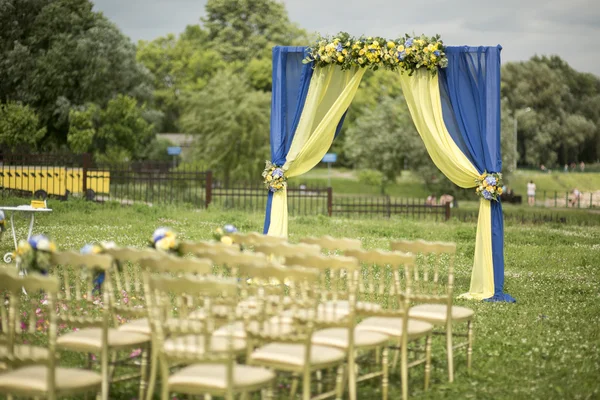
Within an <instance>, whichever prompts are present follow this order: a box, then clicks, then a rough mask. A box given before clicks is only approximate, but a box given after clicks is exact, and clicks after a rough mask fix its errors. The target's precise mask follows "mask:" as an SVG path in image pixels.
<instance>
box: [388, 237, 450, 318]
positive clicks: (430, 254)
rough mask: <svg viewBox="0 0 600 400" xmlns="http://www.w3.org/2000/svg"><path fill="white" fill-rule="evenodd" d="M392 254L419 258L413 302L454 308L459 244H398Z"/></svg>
mask: <svg viewBox="0 0 600 400" xmlns="http://www.w3.org/2000/svg"><path fill="white" fill-rule="evenodd" d="M390 246H391V248H392V250H397V251H404V252H410V253H412V254H414V255H415V256H416V262H415V267H414V268H413V274H412V300H413V301H415V302H417V303H443V304H448V305H449V306H451V305H452V296H453V290H454V259H455V255H456V243H444V242H428V241H425V240H395V241H392V242H391V243H390Z"/></svg>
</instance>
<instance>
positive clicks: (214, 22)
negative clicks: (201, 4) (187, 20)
mask: <svg viewBox="0 0 600 400" xmlns="http://www.w3.org/2000/svg"><path fill="white" fill-rule="evenodd" d="M202 22H203V25H204V27H205V28H206V30H207V31H208V38H209V40H210V41H211V43H212V47H213V48H214V49H217V50H218V51H219V52H220V53H221V54H223V58H224V59H225V60H226V61H234V60H244V61H247V60H250V59H251V58H253V57H255V55H256V54H257V53H259V52H261V51H262V50H263V49H264V48H265V47H267V46H268V45H269V43H271V44H272V45H275V44H277V45H291V44H292V43H293V42H294V41H295V40H297V39H298V38H305V36H306V35H305V33H304V31H303V30H301V29H299V28H298V27H297V26H296V25H294V24H292V23H291V22H290V20H289V18H288V15H287V11H286V9H285V6H284V5H283V3H280V2H278V1H275V0H208V2H207V3H206V16H205V17H204V18H202Z"/></svg>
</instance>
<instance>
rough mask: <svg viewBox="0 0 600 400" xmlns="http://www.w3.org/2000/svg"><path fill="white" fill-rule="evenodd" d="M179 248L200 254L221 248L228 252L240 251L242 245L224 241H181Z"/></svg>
mask: <svg viewBox="0 0 600 400" xmlns="http://www.w3.org/2000/svg"><path fill="white" fill-rule="evenodd" d="M179 249H180V250H181V252H182V253H183V254H193V255H195V256H198V255H199V254H202V253H204V252H206V251H213V252H219V251H221V250H222V251H227V252H232V251H240V246H239V245H235V244H234V245H230V244H227V243H222V242H205V241H198V242H191V241H185V242H181V243H180V244H179Z"/></svg>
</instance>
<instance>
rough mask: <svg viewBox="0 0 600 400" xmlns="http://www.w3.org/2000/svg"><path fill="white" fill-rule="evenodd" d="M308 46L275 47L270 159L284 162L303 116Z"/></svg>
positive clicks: (308, 71)
mask: <svg viewBox="0 0 600 400" xmlns="http://www.w3.org/2000/svg"><path fill="white" fill-rule="evenodd" d="M307 49H308V47H302V46H298V47H293V46H276V47H273V71H272V78H273V83H272V94H271V162H272V163H273V164H276V165H283V164H285V159H286V157H287V154H288V152H289V150H290V146H291V144H292V140H293V139H294V134H295V133H296V128H298V123H299V122H300V116H301V115H302V110H303V109H304V103H305V102H306V95H307V94H308V88H309V86H310V80H311V78H312V75H313V67H314V64H313V63H310V64H303V63H302V60H303V59H304V58H305V57H306V55H307V54H306V51H307ZM346 114H347V112H346V113H344V115H343V116H342V118H341V119H340V122H339V124H338V126H337V129H336V131H335V136H336V137H337V135H338V134H339V133H340V130H341V129H342V125H343V124H344V119H345V118H346ZM272 203H273V193H272V192H269V194H268V197H267V209H266V215H265V223H264V226H263V233H264V234H266V233H267V232H268V231H269V226H270V224H271V205H272Z"/></svg>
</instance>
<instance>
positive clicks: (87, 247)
mask: <svg viewBox="0 0 600 400" xmlns="http://www.w3.org/2000/svg"><path fill="white" fill-rule="evenodd" d="M79 252H80V253H81V254H94V245H93V244H86V245H85V246H83V247H82V248H81V250H79Z"/></svg>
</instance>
